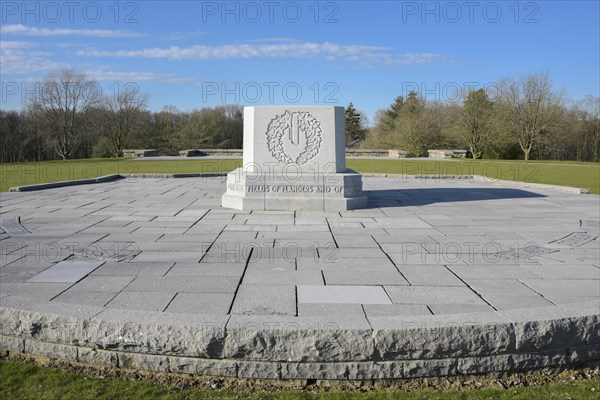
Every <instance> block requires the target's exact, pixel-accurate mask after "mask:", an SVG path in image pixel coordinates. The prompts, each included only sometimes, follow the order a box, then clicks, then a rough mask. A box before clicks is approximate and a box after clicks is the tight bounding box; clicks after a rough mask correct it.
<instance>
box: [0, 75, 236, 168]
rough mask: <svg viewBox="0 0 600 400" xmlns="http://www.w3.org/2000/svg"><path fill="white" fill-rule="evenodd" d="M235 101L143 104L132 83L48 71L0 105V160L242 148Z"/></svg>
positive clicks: (117, 155)
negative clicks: (21, 98)
mask: <svg viewBox="0 0 600 400" xmlns="http://www.w3.org/2000/svg"><path fill="white" fill-rule="evenodd" d="M242 116H243V114H242V108H241V107H240V106H237V105H223V106H218V107H214V108H202V109H198V110H193V111H191V112H182V111H180V110H178V109H177V108H176V107H174V106H170V105H169V106H165V107H163V109H162V110H161V111H159V112H152V111H150V110H148V96H147V95H145V94H143V93H140V92H139V88H138V87H137V85H134V84H129V85H125V86H124V87H123V88H122V90H119V91H118V92H117V93H112V94H111V95H103V93H102V90H101V88H100V86H99V85H98V83H97V82H95V81H94V80H91V79H88V78H87V77H86V76H85V74H83V73H82V72H79V71H76V70H72V69H66V70H60V71H57V72H54V73H51V74H49V75H48V76H47V77H46V78H45V79H44V81H43V82H42V83H41V85H39V86H38V90H37V92H36V94H35V96H32V97H30V98H29V99H28V102H27V104H26V105H25V107H24V110H22V111H3V110H2V111H0V162H22V161H42V160H54V159H74V158H90V157H122V156H123V150H124V149H127V148H140V149H150V148H156V149H158V150H160V152H161V154H166V155H176V154H178V151H179V150H183V149H188V148H241V147H242V137H243V135H242V133H243V120H242Z"/></svg>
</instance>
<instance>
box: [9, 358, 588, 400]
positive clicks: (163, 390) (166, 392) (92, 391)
mask: <svg viewBox="0 0 600 400" xmlns="http://www.w3.org/2000/svg"><path fill="white" fill-rule="evenodd" d="M599 393H600V380H598V379H592V380H575V381H572V382H569V383H550V384H543V385H539V386H535V387H533V386H532V387H515V388H510V389H492V388H484V389H464V390H460V391H458V390H446V391H439V390H432V389H429V390H419V391H413V392H410V393H408V392H400V391H391V390H380V391H376V392H369V393H349V392H345V393H344V392H335V391H333V392H327V393H309V392H303V393H299V392H285V391H280V392H270V393H264V392H263V393H260V392H255V393H249V392H232V391H220V390H199V389H190V388H187V387H184V386H183V385H179V386H162V385H158V384H155V383H150V382H147V381H130V380H121V379H113V378H102V377H98V376H88V375H83V374H77V373H74V372H67V371H61V370H56V369H53V368H46V367H39V366H35V365H32V364H29V363H24V362H21V361H0V398H2V399H35V400H43V399H61V400H63V399H64V400H68V399H77V400H86V399H127V400H136V399H190V400H192V399H249V400H250V399H252V400H259V399H264V400H266V399H278V400H309V399H324V400H333V399H357V400H367V399H370V400H384V399H390V400H391V399H398V400H403V399H428V400H448V399H474V400H478V399H479V400H484V399H513V400H549V399H599V398H600V395H599Z"/></svg>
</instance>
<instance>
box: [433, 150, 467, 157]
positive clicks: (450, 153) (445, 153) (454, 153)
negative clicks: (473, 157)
mask: <svg viewBox="0 0 600 400" xmlns="http://www.w3.org/2000/svg"><path fill="white" fill-rule="evenodd" d="M427 152H428V153H429V158H465V157H466V156H467V151H466V150H427Z"/></svg>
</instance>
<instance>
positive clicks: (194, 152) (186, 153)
mask: <svg viewBox="0 0 600 400" xmlns="http://www.w3.org/2000/svg"><path fill="white" fill-rule="evenodd" d="M243 153H244V151H243V150H242V149H187V150H181V151H180V152H179V155H180V156H181V157H203V156H238V157H242V156H243Z"/></svg>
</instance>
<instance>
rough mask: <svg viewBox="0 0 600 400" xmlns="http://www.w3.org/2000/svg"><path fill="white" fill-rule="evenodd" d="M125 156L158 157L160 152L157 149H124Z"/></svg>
mask: <svg viewBox="0 0 600 400" xmlns="http://www.w3.org/2000/svg"><path fill="white" fill-rule="evenodd" d="M123 156H125V157H158V156H160V152H159V151H158V150H157V149H126V150H123Z"/></svg>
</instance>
